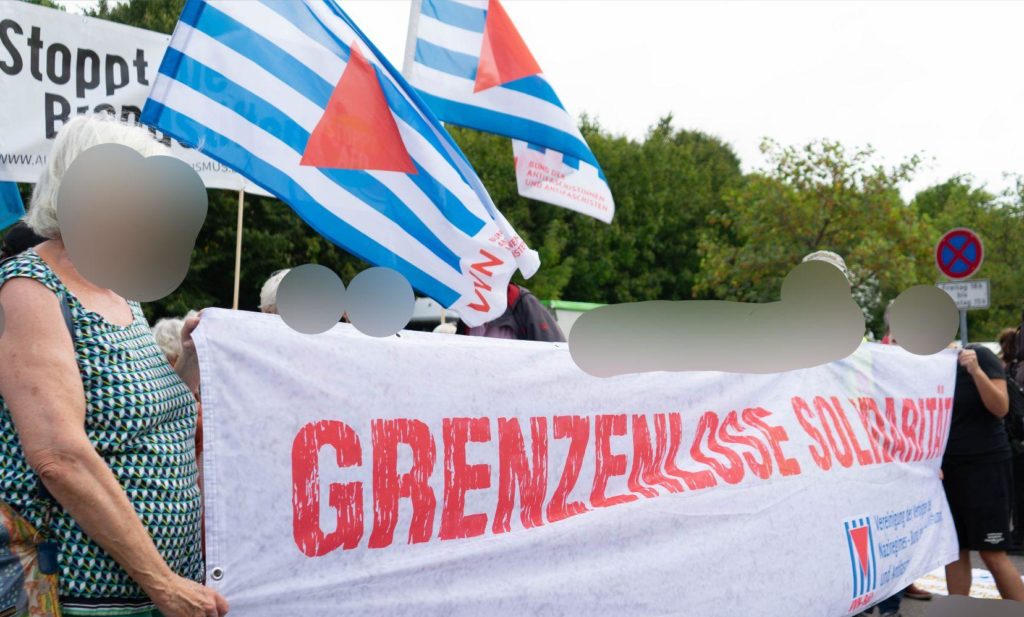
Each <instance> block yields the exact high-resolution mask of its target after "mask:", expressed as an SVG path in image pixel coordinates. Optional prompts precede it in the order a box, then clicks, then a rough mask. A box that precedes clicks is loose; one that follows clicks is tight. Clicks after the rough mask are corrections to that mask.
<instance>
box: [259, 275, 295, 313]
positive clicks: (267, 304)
mask: <svg viewBox="0 0 1024 617" xmlns="http://www.w3.org/2000/svg"><path fill="white" fill-rule="evenodd" d="M289 272H291V268H285V269H284V270H278V271H277V272H274V273H273V274H271V275H270V278H268V279H267V282H266V283H263V288H262V289H260V310H261V311H263V312H264V313H277V288H278V287H280V286H281V279H283V278H284V275H286V274H288V273H289Z"/></svg>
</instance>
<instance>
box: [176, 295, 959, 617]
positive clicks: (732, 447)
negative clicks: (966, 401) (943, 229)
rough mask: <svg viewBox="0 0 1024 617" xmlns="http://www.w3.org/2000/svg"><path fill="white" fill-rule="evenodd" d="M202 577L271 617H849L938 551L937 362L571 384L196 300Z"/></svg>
mask: <svg viewBox="0 0 1024 617" xmlns="http://www.w3.org/2000/svg"><path fill="white" fill-rule="evenodd" d="M195 340H196V344H197V349H198V353H199V358H200V366H201V371H202V383H203V408H204V448H205V453H204V477H205V499H206V534H207V537H206V551H207V574H208V584H210V585H212V586H213V587H215V588H216V589H217V590H218V591H220V592H221V593H223V594H224V595H225V596H226V597H227V598H228V600H229V601H230V603H231V606H232V611H233V612H237V613H239V614H244V615H247V616H249V617H263V616H266V617H271V616H273V617H277V616H279V615H300V614H331V615H390V616H394V615H456V616H462V615H465V616H474V617H476V616H479V615H488V616H489V617H498V616H503V615H510V616H511V615H516V616H519V615H586V614H595V615H596V614H615V615H638V616H639V615H654V614H657V615H667V614H680V615H681V614H685V615H746V614H757V615H767V616H771V615H779V616H782V615H787V616H790V615H829V616H836V615H852V614H855V613H857V612H859V611H860V610H861V609H862V608H863V607H865V606H868V605H870V604H873V603H875V602H877V601H879V600H881V599H883V598H885V597H886V596H888V595H890V594H891V593H893V592H895V591H897V590H899V589H902V588H903V587H905V586H906V585H907V584H909V583H910V582H911V581H913V580H914V579H915V578H917V577H918V576H921V575H924V574H925V573H927V572H930V571H932V570H933V569H935V568H936V567H939V566H941V565H944V564H946V563H948V562H950V561H953V560H955V559H956V558H957V553H958V550H957V541H956V534H955V530H954V528H953V525H952V521H951V519H950V513H949V509H948V505H947V502H946V499H945V496H944V493H943V489H942V485H941V481H940V480H939V476H938V473H939V465H940V461H941V458H942V452H943V449H944V447H945V442H946V439H947V437H948V431H949V420H950V414H951V409H952V396H953V386H954V377H955V373H956V354H955V352H953V351H943V352H941V353H939V354H935V355H933V356H927V357H922V356H914V355H912V354H909V353H907V352H906V351H904V350H902V349H900V348H899V347H896V346H883V345H875V344H864V345H862V346H861V347H860V349H859V350H858V351H857V352H856V353H855V354H853V355H852V356H850V357H849V358H847V359H844V360H842V361H839V362H833V363H830V364H827V365H823V366H819V367H815V368H811V369H806V370H799V371H792V372H787V373H778V374H768V375H745V374H726V373H713V372H693V373H665V372H658V373H647V374H639V375H625V376H619V377H614V378H608V379H601V378H595V377H591V376H589V375H587V374H585V373H583V372H582V371H581V370H580V369H578V368H577V367H576V366H575V365H574V364H573V362H572V360H571V358H570V356H569V352H568V349H566V346H565V345H564V344H547V343H534V342H520V341H504V340H494V339H485V338H475V337H453V336H445V335H433V334H426V333H416V332H402V333H401V334H400V335H399V336H393V337H387V338H380V339H378V338H371V337H368V336H365V335H362V334H359V333H358V332H356V331H355V330H354V329H353V328H351V327H350V326H348V325H346V324H341V325H338V326H337V327H335V328H334V329H332V330H331V331H330V332H327V333H325V334H322V335H317V336H308V335H303V334H299V333H297V332H295V331H293V330H291V329H290V328H288V327H287V326H286V325H285V324H284V322H283V321H281V320H280V319H279V318H278V317H277V316H274V315H261V314H254V313H237V312H230V311H225V310H220V309H209V310H207V311H205V312H204V315H203V320H202V323H201V325H200V326H199V328H198V330H197V331H196V334H195Z"/></svg>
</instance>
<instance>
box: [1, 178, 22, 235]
mask: <svg viewBox="0 0 1024 617" xmlns="http://www.w3.org/2000/svg"><path fill="white" fill-rule="evenodd" d="M23 216H25V203H24V202H23V201H22V200H21V193H19V192H18V185H17V184H15V183H14V182H0V229H4V228H6V227H10V226H11V225H13V224H15V223H17V222H18V219H20V218H21V217H23Z"/></svg>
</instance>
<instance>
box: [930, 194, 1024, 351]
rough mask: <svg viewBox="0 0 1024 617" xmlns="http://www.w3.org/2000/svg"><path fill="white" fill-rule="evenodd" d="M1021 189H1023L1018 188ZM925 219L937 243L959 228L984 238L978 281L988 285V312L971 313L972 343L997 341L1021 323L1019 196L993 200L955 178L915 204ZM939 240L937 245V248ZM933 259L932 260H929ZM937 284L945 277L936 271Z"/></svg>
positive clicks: (1022, 211)
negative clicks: (989, 292)
mask: <svg viewBox="0 0 1024 617" xmlns="http://www.w3.org/2000/svg"><path fill="white" fill-rule="evenodd" d="M1017 186H1018V189H1019V188H1020V183H1018V185H1017ZM912 206H913V207H914V208H915V209H916V210H917V212H918V213H919V215H920V216H921V218H922V219H923V220H925V221H927V223H928V224H930V225H931V226H932V228H933V229H934V230H935V239H936V240H937V238H938V237H939V235H941V234H942V233H944V232H946V231H948V230H950V229H953V228H955V227H969V228H970V229H973V230H974V231H975V232H977V233H978V235H979V236H980V237H981V240H982V244H983V245H984V247H985V261H984V262H983V263H982V264H981V268H980V269H979V270H978V273H977V274H976V275H975V278H987V279H989V281H990V289H991V296H992V297H991V305H990V308H989V309H988V310H976V311H970V312H969V313H968V328H967V331H968V334H969V335H970V338H971V340H995V339H996V337H997V336H998V334H999V330H1001V329H1002V328H1004V327H1008V326H1013V325H1016V324H1018V323H1019V322H1020V319H1021V309H1022V308H1024V302H1022V300H1024V240H1022V238H1024V204H1022V200H1021V194H1020V191H1019V190H1017V191H1007V192H1006V193H1005V194H1003V195H999V196H997V195H993V194H991V193H989V192H988V191H986V190H984V189H983V188H978V187H974V186H972V185H971V179H970V178H969V177H967V176H955V177H953V178H950V179H949V180H947V181H946V182H943V183H942V184H938V185H935V186H933V187H929V188H927V189H925V190H923V191H921V192H919V193H918V194H917V195H916V196H915V197H914V200H913V202H912ZM934 243H935V240H933V245H934ZM930 259H931V260H933V259H934V257H933V256H931V255H930ZM928 274H929V276H932V277H934V280H936V281H938V280H944V277H943V276H942V275H941V274H940V273H939V272H938V271H937V270H936V269H935V268H934V266H933V267H932V270H931V271H930V272H929V273H928Z"/></svg>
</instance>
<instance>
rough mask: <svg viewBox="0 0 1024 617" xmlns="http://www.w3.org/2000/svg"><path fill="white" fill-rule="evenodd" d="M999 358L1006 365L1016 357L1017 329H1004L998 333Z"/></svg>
mask: <svg viewBox="0 0 1024 617" xmlns="http://www.w3.org/2000/svg"><path fill="white" fill-rule="evenodd" d="M998 341H999V349H1000V353H999V358H1000V359H1001V360H1002V361H1003V362H1004V363H1006V364H1010V363H1011V362H1013V360H1014V358H1016V357H1017V328H1004V329H1003V331H1002V332H1000V333H999V339H998Z"/></svg>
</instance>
